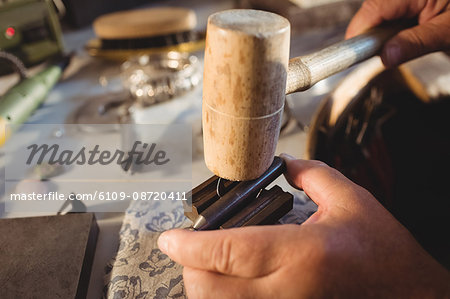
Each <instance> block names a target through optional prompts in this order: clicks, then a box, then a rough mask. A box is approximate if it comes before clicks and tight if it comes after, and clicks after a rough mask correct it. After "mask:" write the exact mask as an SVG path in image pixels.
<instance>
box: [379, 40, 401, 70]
mask: <svg viewBox="0 0 450 299" xmlns="http://www.w3.org/2000/svg"><path fill="white" fill-rule="evenodd" d="M383 58H384V59H383V63H384V65H385V66H387V67H391V66H395V65H397V64H399V62H400V60H401V58H402V49H401V47H400V46H399V44H397V43H395V42H394V43H389V44H387V45H386V50H385V51H384V55H383Z"/></svg>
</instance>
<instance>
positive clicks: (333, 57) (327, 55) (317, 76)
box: [286, 23, 409, 94]
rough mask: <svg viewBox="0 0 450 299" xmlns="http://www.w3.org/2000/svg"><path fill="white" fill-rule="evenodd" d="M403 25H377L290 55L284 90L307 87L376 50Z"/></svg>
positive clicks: (371, 54)
mask: <svg viewBox="0 0 450 299" xmlns="http://www.w3.org/2000/svg"><path fill="white" fill-rule="evenodd" d="M405 25H406V24H405V23H396V24H389V25H385V26H380V27H377V28H374V29H372V30H370V31H368V32H367V33H364V34H361V35H358V36H356V37H353V38H351V39H348V40H344V41H341V42H338V43H336V44H333V45H331V46H329V47H326V48H324V49H322V50H320V51H318V52H315V53H312V54H309V55H305V56H299V57H295V58H292V59H290V60H289V69H288V74H287V84H286V94H290V93H293V92H297V91H303V90H306V89H309V88H310V87H312V86H313V85H314V84H316V83H317V82H319V81H320V80H323V79H325V78H327V77H329V76H331V75H334V74H336V73H338V72H340V71H343V70H345V69H347V68H349V67H351V66H352V65H354V64H356V63H358V62H361V61H364V60H366V59H368V58H370V57H372V56H374V55H376V54H378V52H379V51H380V49H381V48H382V46H383V44H384V43H385V42H386V41H387V40H388V39H390V38H391V37H392V36H394V35H395V34H396V33H398V32H399V31H400V30H402V29H404V28H406V27H409V26H405Z"/></svg>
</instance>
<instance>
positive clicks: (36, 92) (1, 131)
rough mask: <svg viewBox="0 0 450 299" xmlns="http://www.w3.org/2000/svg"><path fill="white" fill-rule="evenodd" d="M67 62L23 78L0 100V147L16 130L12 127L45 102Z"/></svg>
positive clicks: (66, 58) (22, 121) (65, 59)
mask: <svg viewBox="0 0 450 299" xmlns="http://www.w3.org/2000/svg"><path fill="white" fill-rule="evenodd" d="M69 61H70V56H67V57H65V58H64V59H63V60H62V61H61V62H59V63H57V64H53V65H50V66H48V67H46V68H45V69H44V70H43V71H41V72H40V73H38V74H37V75H34V76H32V77H29V78H23V79H22V80H21V81H20V82H19V83H17V84H16V85H15V86H13V87H12V88H11V89H10V90H8V91H7V92H6V93H5V94H4V95H3V96H2V97H1V98H0V146H2V145H3V144H4V143H5V141H6V139H7V138H8V137H9V136H10V135H11V133H12V131H13V130H14V129H15V128H17V126H14V125H20V124H22V123H24V122H25V121H26V120H27V119H28V118H29V117H30V115H31V114H32V113H33V112H34V111H35V110H36V109H37V108H38V107H39V105H40V104H41V103H42V102H43V101H44V100H45V98H46V97H47V94H48V93H49V91H50V90H51V89H52V88H53V86H54V85H55V84H56V83H57V82H58V80H59V78H61V75H62V72H63V71H64V69H65V68H66V67H67V65H68V64H69ZM8 125H13V126H11V127H10V126H8Z"/></svg>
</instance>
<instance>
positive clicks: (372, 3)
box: [361, 0, 379, 14]
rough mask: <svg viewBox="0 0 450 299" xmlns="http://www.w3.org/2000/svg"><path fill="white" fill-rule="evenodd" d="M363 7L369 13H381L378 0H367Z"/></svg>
mask: <svg viewBox="0 0 450 299" xmlns="http://www.w3.org/2000/svg"><path fill="white" fill-rule="evenodd" d="M361 9H362V10H365V11H366V12H369V13H374V14H378V13H379V7H378V2H377V1H376V0H366V1H364V2H363V3H362V5H361Z"/></svg>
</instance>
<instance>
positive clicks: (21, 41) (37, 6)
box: [0, 0, 63, 75]
mask: <svg viewBox="0 0 450 299" xmlns="http://www.w3.org/2000/svg"><path fill="white" fill-rule="evenodd" d="M0 50H3V51H7V52H9V53H11V54H14V55H15V56H17V57H18V58H19V59H20V60H21V61H22V62H23V63H24V64H25V65H26V66H31V65H35V64H38V63H41V62H43V61H45V60H46V59H48V58H51V57H55V56H61V55H62V52H63V43H62V35H61V28H60V25H59V20H58V15H57V13H56V11H55V9H54V6H53V2H52V1H50V0H20V1H6V2H0ZM12 70H13V69H12V68H11V67H10V65H8V64H0V75H2V74H6V73H10V72H11V71H12Z"/></svg>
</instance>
